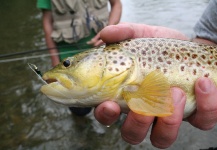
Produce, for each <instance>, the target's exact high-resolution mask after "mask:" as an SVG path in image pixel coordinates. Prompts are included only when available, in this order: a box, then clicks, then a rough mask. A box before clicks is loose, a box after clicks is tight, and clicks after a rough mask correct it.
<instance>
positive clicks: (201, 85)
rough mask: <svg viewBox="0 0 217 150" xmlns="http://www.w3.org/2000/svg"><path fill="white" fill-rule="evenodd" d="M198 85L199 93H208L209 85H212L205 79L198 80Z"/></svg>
mask: <svg viewBox="0 0 217 150" xmlns="http://www.w3.org/2000/svg"><path fill="white" fill-rule="evenodd" d="M198 85H199V88H200V89H201V91H203V92H209V91H210V88H211V85H212V82H211V81H210V80H209V79H207V78H200V79H199V81H198Z"/></svg>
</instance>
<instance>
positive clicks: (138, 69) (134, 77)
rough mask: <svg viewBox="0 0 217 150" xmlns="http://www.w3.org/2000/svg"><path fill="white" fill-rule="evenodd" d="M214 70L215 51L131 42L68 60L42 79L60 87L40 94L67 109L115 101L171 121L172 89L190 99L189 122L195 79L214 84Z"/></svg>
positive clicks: (189, 44) (148, 40)
mask: <svg viewBox="0 0 217 150" xmlns="http://www.w3.org/2000/svg"><path fill="white" fill-rule="evenodd" d="M66 61H67V62H68V63H69V66H67V67H66V66H64V65H66V64H67V63H66ZM216 67H217V47H215V46H210V45H203V44H198V43H193V42H189V41H182V40H176V39H163V38H140V39H131V40H126V41H123V42H120V43H116V44H111V45H108V46H102V47H99V48H94V49H91V50H89V51H86V52H83V53H80V54H78V55H75V56H73V57H69V58H66V59H65V60H64V61H63V62H62V63H60V64H59V65H57V66H56V67H55V68H53V69H52V70H50V71H48V72H46V73H45V74H44V75H43V79H44V80H50V79H55V81H57V82H53V83H50V84H48V85H44V86H42V88H41V91H42V92H43V93H44V94H45V95H47V96H48V97H49V98H51V99H52V100H54V101H55V102H57V103H61V104H64V105H67V106H78V107H83V106H85V107H86V106H95V105H98V104H100V103H101V102H103V101H105V100H111V99H113V100H115V101H116V102H117V103H119V105H120V106H121V107H123V108H128V107H129V108H130V109H131V110H133V111H134V112H136V113H139V114H142V115H150V116H168V115H171V114H172V112H173V103H172V98H171V93H170V88H171V87H173V86H175V87H179V88H181V89H182V90H183V91H184V92H185V93H186V96H187V101H186V106H185V111H184V118H185V117H187V116H189V115H190V114H191V113H192V112H193V111H194V110H195V107H196V105H195V95H194V83H195V81H196V79H197V78H199V77H208V78H211V79H212V80H213V81H214V82H215V84H216V83H217V78H216V74H217V71H216V70H217V69H216Z"/></svg>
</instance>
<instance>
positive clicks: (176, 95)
mask: <svg viewBox="0 0 217 150" xmlns="http://www.w3.org/2000/svg"><path fill="white" fill-rule="evenodd" d="M172 93H173V100H174V104H179V103H180V102H181V101H182V100H183V98H184V96H185V95H184V93H183V92H182V91H181V90H180V89H178V88H173V89H172Z"/></svg>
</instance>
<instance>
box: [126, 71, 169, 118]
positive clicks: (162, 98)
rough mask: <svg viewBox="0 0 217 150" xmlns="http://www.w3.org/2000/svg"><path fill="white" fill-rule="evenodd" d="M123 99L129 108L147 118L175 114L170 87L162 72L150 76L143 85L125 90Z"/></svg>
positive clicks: (152, 73) (154, 72)
mask: <svg viewBox="0 0 217 150" xmlns="http://www.w3.org/2000/svg"><path fill="white" fill-rule="evenodd" d="M123 97H124V99H125V100H126V102H127V105H128V106H129V108H130V109H131V110H132V111H133V112H135V113H138V114H141V115H145V116H159V117H163V116H169V115H171V114H172V113H173V103H172V97H171V92H170V85H169V83H168V80H167V78H166V77H165V76H164V74H163V73H161V72H160V71H153V72H151V73H150V74H148V75H147V76H146V77H145V79H144V80H143V82H142V83H141V85H129V86H128V87H126V88H124V91H123Z"/></svg>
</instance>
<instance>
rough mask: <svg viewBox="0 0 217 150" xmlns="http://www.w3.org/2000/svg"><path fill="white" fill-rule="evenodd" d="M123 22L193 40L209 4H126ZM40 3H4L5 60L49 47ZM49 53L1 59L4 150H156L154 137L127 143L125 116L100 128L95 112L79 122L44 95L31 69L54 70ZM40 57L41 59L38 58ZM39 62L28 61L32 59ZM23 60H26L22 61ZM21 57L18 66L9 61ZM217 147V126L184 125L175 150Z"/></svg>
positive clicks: (148, 0) (152, 0)
mask: <svg viewBox="0 0 217 150" xmlns="http://www.w3.org/2000/svg"><path fill="white" fill-rule="evenodd" d="M122 3H123V15H122V21H123V22H134V23H146V24H152V25H161V26H166V27H171V28H174V29H177V30H180V31H182V32H183V33H185V34H186V35H188V36H189V37H193V35H194V34H193V26H194V24H195V23H196V21H197V20H198V19H199V17H200V16H201V14H202V12H203V10H204V9H205V7H206V6H207V3H208V0H197V1H196V0H195V1H189V0H176V1H174V0H163V1H162V0H133V1H132V0H122ZM35 5H36V1H35V0H32V1H30V0H19V1H15V0H14V1H8V0H1V5H0V18H1V22H0V55H3V54H6V53H16V52H22V51H30V50H35V49H43V48H45V42H44V37H43V31H42V26H41V13H40V11H39V10H37V9H36V8H35ZM46 54H47V51H42V52H41V53H39V52H35V53H30V54H28V55H17V56H16V57H4V58H0V61H1V62H0V69H1V71H0V91H1V93H0V149H1V150H10V149H11V150H13V149H15V150H41V149H43V150H50V149H52V150H60V149H63V150H72V149H73V150H107V149H109V150H144V149H148V150H152V149H156V148H154V147H153V146H152V145H151V142H150V140H149V136H147V137H146V139H145V140H144V141H143V142H142V143H141V144H139V145H136V146H132V145H130V144H127V143H126V142H124V141H123V140H122V139H121V135H120V127H121V124H122V122H123V120H124V117H125V115H122V116H121V118H120V119H119V121H118V122H117V123H115V124H113V125H112V126H111V127H105V126H103V125H101V124H99V123H98V122H97V121H96V120H95V119H94V116H93V113H90V114H89V115H87V116H86V117H76V116H74V115H72V114H71V113H70V112H69V110H68V109H67V108H66V107H64V106H61V105H57V104H54V103H53V102H51V101H49V100H48V99H47V98H46V97H45V96H44V95H42V94H41V93H40V92H39V89H40V86H41V85H42V83H41V82H40V81H39V80H38V78H37V77H36V76H35V75H34V73H33V72H32V71H31V70H30V69H29V68H28V66H27V63H28V62H30V63H33V64H37V66H38V67H39V68H40V69H41V70H42V72H44V71H46V70H48V69H49V68H51V62H50V58H49V57H48V56H46ZM38 55H40V56H39V57H37V56H38ZM32 56H34V57H36V58H34V59H33V58H31V59H30V58H28V57H32ZM21 57H22V60H19V59H20V58H21ZM11 58H13V59H14V58H16V59H18V60H17V61H10V62H5V59H11ZM209 147H217V126H216V127H215V128H214V129H212V130H210V131H201V130H199V129H196V128H194V127H192V126H191V125H190V124H189V123H186V122H183V124H182V125H181V128H180V131H179V135H178V138H177V140H176V142H175V143H174V144H173V145H172V146H171V147H170V148H168V149H169V150H179V149H185V150H199V149H208V148H209Z"/></svg>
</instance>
